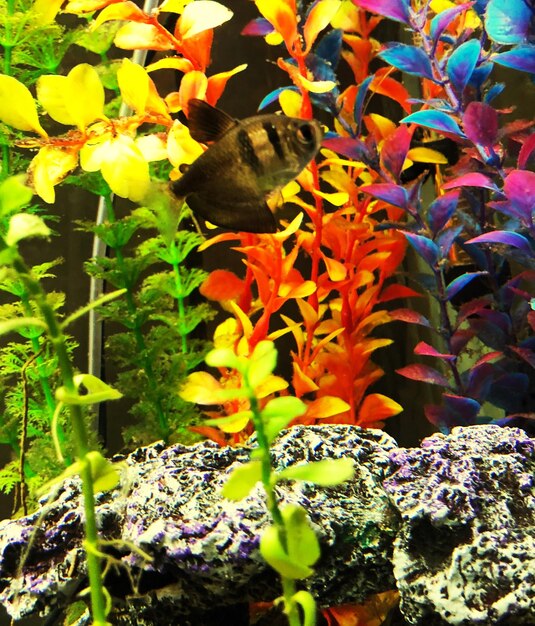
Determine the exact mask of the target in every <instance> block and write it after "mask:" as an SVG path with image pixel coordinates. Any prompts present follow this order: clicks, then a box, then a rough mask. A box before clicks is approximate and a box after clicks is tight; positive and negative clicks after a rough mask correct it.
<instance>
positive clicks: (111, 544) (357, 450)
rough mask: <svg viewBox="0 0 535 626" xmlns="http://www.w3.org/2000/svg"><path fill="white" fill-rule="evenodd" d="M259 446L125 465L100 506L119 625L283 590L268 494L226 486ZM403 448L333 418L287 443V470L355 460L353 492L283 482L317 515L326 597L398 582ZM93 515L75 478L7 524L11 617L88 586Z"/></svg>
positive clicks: (55, 606)
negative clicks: (398, 478)
mask: <svg viewBox="0 0 535 626" xmlns="http://www.w3.org/2000/svg"><path fill="white" fill-rule="evenodd" d="M248 443H249V445H248V446H245V447H242V448H220V447H219V446H217V445H216V444H214V443H212V442H202V443H200V444H197V445H194V446H190V447H187V446H183V445H173V446H170V447H165V446H164V445H163V444H161V443H157V444H155V445H152V446H148V447H144V448H140V449H138V450H136V451H135V452H133V453H132V454H130V455H129V456H128V457H125V458H117V459H116V460H117V461H118V462H121V464H122V467H123V470H122V480H121V484H120V486H119V487H118V488H117V489H115V490H113V491H111V492H108V493H101V494H99V495H98V497H97V503H96V504H97V507H96V511H97V522H98V525H99V531H100V535H101V537H102V538H103V539H104V540H105V542H104V543H103V544H102V550H103V551H104V552H107V553H108V554H109V555H110V557H111V558H110V561H109V564H108V567H107V577H106V587H107V589H108V590H109V592H110V593H111V595H112V596H113V597H114V599H115V601H116V602H115V603H116V605H117V606H118V607H119V608H118V609H117V611H116V612H114V615H113V619H112V620H111V621H112V622H113V623H114V625H121V624H125V625H126V624H134V623H135V624H137V625H139V626H141V625H142V624H147V625H149V624H151V625H153V624H154V625H155V624H163V623H165V624H170V623H172V624H174V625H175V626H187V625H188V624H190V623H191V624H193V623H196V624H201V623H203V624H204V623H208V622H207V620H203V619H201V618H200V617H199V616H200V615H201V614H202V612H203V611H205V612H207V611H209V610H213V609H214V608H216V607H224V606H232V605H239V604H240V603H244V602H247V601H249V600H272V599H274V598H275V597H277V596H278V595H279V594H280V589H279V586H278V581H277V578H276V576H275V574H274V572H273V571H272V570H271V569H270V568H269V567H268V566H267V565H266V564H265V563H264V561H263V559H262V558H261V556H260V553H259V549H258V538H259V535H260V534H261V532H262V530H263V528H265V526H266V524H267V523H268V515H267V512H266V508H265V504H264V496H263V493H262V490H261V489H260V487H259V486H257V487H256V488H255V489H254V490H253V491H252V492H251V493H250V495H249V496H248V497H247V498H245V499H244V500H242V501H240V502H232V501H228V500H225V499H223V498H222V496H221V494H220V491H221V487H222V485H223V484H224V483H225V481H226V480H227V478H228V476H229V474H230V472H231V471H232V470H233V469H234V468H235V467H237V466H239V465H240V464H242V463H245V462H246V461H247V460H248V458H249V455H250V452H251V447H252V446H253V445H255V443H254V438H253V439H251V440H250V441H249V442H248ZM395 449H396V443H395V441H394V440H393V439H392V438H391V437H389V436H388V435H387V434H386V433H384V432H381V431H378V430H363V429H360V428H358V427H352V426H332V425H330V426H311V427H293V428H290V429H288V430H286V431H284V432H283V433H282V434H281V436H280V437H279V438H278V440H277V441H276V442H275V443H274V445H273V460H274V463H275V466H276V467H277V468H283V467H286V466H288V465H290V464H294V463H303V462H306V461H318V460H321V459H326V458H346V457H351V458H353V459H355V469H356V473H355V479H354V480H352V481H351V482H348V483H345V484H343V485H341V486H339V487H333V488H318V487H316V486H314V485H312V484H310V483H302V482H301V483H295V482H292V483H285V484H281V485H280V487H278V489H277V491H278V494H279V496H280V498H281V500H282V501H283V502H287V503H290V502H291V503H299V504H301V505H303V506H304V507H305V508H306V509H307V510H308V511H309V514H310V518H311V521H312V525H313V527H314V528H315V530H316V531H317V533H318V535H319V537H320V543H321V548H322V556H321V558H320V561H319V562H318V564H317V567H316V572H315V574H314V575H313V576H312V577H311V578H310V579H307V580H306V581H304V586H305V587H307V588H309V589H310V590H311V592H312V593H313V594H314V595H315V597H316V598H317V599H318V602H319V603H320V604H323V605H326V604H343V603H346V602H359V601H362V600H364V599H365V598H366V597H368V596H369V595H370V594H373V593H376V592H379V591H385V590H387V589H390V588H392V587H393V586H394V584H395V583H394V578H393V575H392V566H391V560H390V559H391V550H392V543H393V539H394V536H395V533H396V531H397V526H398V522H399V516H398V514H397V512H396V511H395V509H394V507H393V506H392V504H391V503H390V500H389V498H388V496H387V494H386V492H385V491H384V489H383V487H382V481H383V480H384V479H385V477H386V476H387V474H388V472H389V470H390V467H391V461H390V459H389V457H390V455H391V454H392V453H393V452H394V450H395ZM83 515H84V514H83V507H82V503H81V496H80V483H79V481H78V479H76V478H71V479H69V480H66V481H65V482H64V483H62V485H61V487H60V488H59V489H56V493H55V494H53V497H51V498H50V499H49V501H48V502H46V503H43V506H42V508H41V510H40V511H37V512H36V513H34V514H32V515H29V516H27V517H24V518H21V519H17V520H7V521H2V522H0V601H1V602H2V603H3V605H4V606H5V608H6V609H7V611H8V612H9V614H10V615H11V617H13V618H14V619H20V618H22V617H26V616H29V615H32V614H36V613H41V614H50V613H51V612H54V611H56V612H58V611H60V610H61V609H62V607H64V606H66V605H68V604H69V603H70V602H72V601H73V598H74V597H75V596H76V594H77V593H78V592H79V591H80V590H81V589H83V588H84V587H85V586H86V584H87V583H86V580H85V575H86V572H85V566H84V555H83V550H82V540H83V532H82V523H81V522H82V520H83ZM134 616H135V617H134ZM192 616H194V617H192ZM162 619H163V621H162ZM55 623H56V622H55ZM57 623H61V620H60V619H58V621H57ZM215 623H217V621H216V622H215Z"/></svg>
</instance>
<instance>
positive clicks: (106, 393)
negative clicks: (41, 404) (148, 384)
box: [56, 374, 123, 405]
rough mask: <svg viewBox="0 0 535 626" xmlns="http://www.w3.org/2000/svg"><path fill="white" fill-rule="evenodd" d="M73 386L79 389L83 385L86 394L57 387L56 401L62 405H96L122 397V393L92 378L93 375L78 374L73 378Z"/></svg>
mask: <svg viewBox="0 0 535 626" xmlns="http://www.w3.org/2000/svg"><path fill="white" fill-rule="evenodd" d="M74 384H75V385H76V389H79V388H80V386H81V385H83V386H84V387H85V388H86V390H87V393H86V394H84V395H80V394H79V393H72V392H70V391H68V390H67V389H66V388H65V387H59V388H58V389H57V390H56V399H57V401H58V402H63V404H78V405H87V404H96V403H98V402H105V401H106V400H118V399H119V398H121V397H122V395H123V394H122V393H121V392H119V391H117V390H116V389H114V388H113V387H110V385H107V384H106V383H105V382H103V381H102V380H100V378H97V377H96V376H93V374H78V375H77V376H74Z"/></svg>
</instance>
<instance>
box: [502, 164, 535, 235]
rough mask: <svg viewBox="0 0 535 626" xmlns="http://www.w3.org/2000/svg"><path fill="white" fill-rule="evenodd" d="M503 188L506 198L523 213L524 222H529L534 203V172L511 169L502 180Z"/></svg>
mask: <svg viewBox="0 0 535 626" xmlns="http://www.w3.org/2000/svg"><path fill="white" fill-rule="evenodd" d="M503 190H504V193H505V195H506V196H507V199H508V200H510V201H511V203H512V204H513V206H514V207H515V208H516V209H517V210H518V211H520V212H521V213H522V214H523V216H524V221H525V223H527V224H529V223H530V221H531V214H532V211H533V208H534V204H535V172H529V171H528V170H512V171H511V172H509V174H508V175H507V177H506V179H505V181H504V184H503Z"/></svg>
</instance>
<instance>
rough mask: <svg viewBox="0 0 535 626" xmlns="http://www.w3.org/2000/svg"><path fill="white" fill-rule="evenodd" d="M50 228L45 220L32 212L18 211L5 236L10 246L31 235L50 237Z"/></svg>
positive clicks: (11, 220)
mask: <svg viewBox="0 0 535 626" xmlns="http://www.w3.org/2000/svg"><path fill="white" fill-rule="evenodd" d="M49 235H50V229H49V228H48V226H47V225H46V224H45V223H44V222H43V220H42V219H41V218H40V217H39V216H37V215H33V214H32V213H16V214H15V215H13V217H12V218H11V219H10V220H9V227H8V230H7V235H6V237H5V240H6V243H7V245H8V246H13V245H15V244H16V243H18V242H19V241H21V240H22V239H28V238H30V237H45V238H46V237H49Z"/></svg>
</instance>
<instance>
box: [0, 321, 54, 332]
mask: <svg viewBox="0 0 535 626" xmlns="http://www.w3.org/2000/svg"><path fill="white" fill-rule="evenodd" d="M31 326H37V327H39V328H44V329H45V330H46V327H47V326H46V324H45V322H43V320H40V319H39V318H38V317H17V318H14V319H11V320H6V321H5V322H0V335H6V334H7V333H10V332H12V331H14V330H19V329H27V328H28V327H31Z"/></svg>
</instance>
